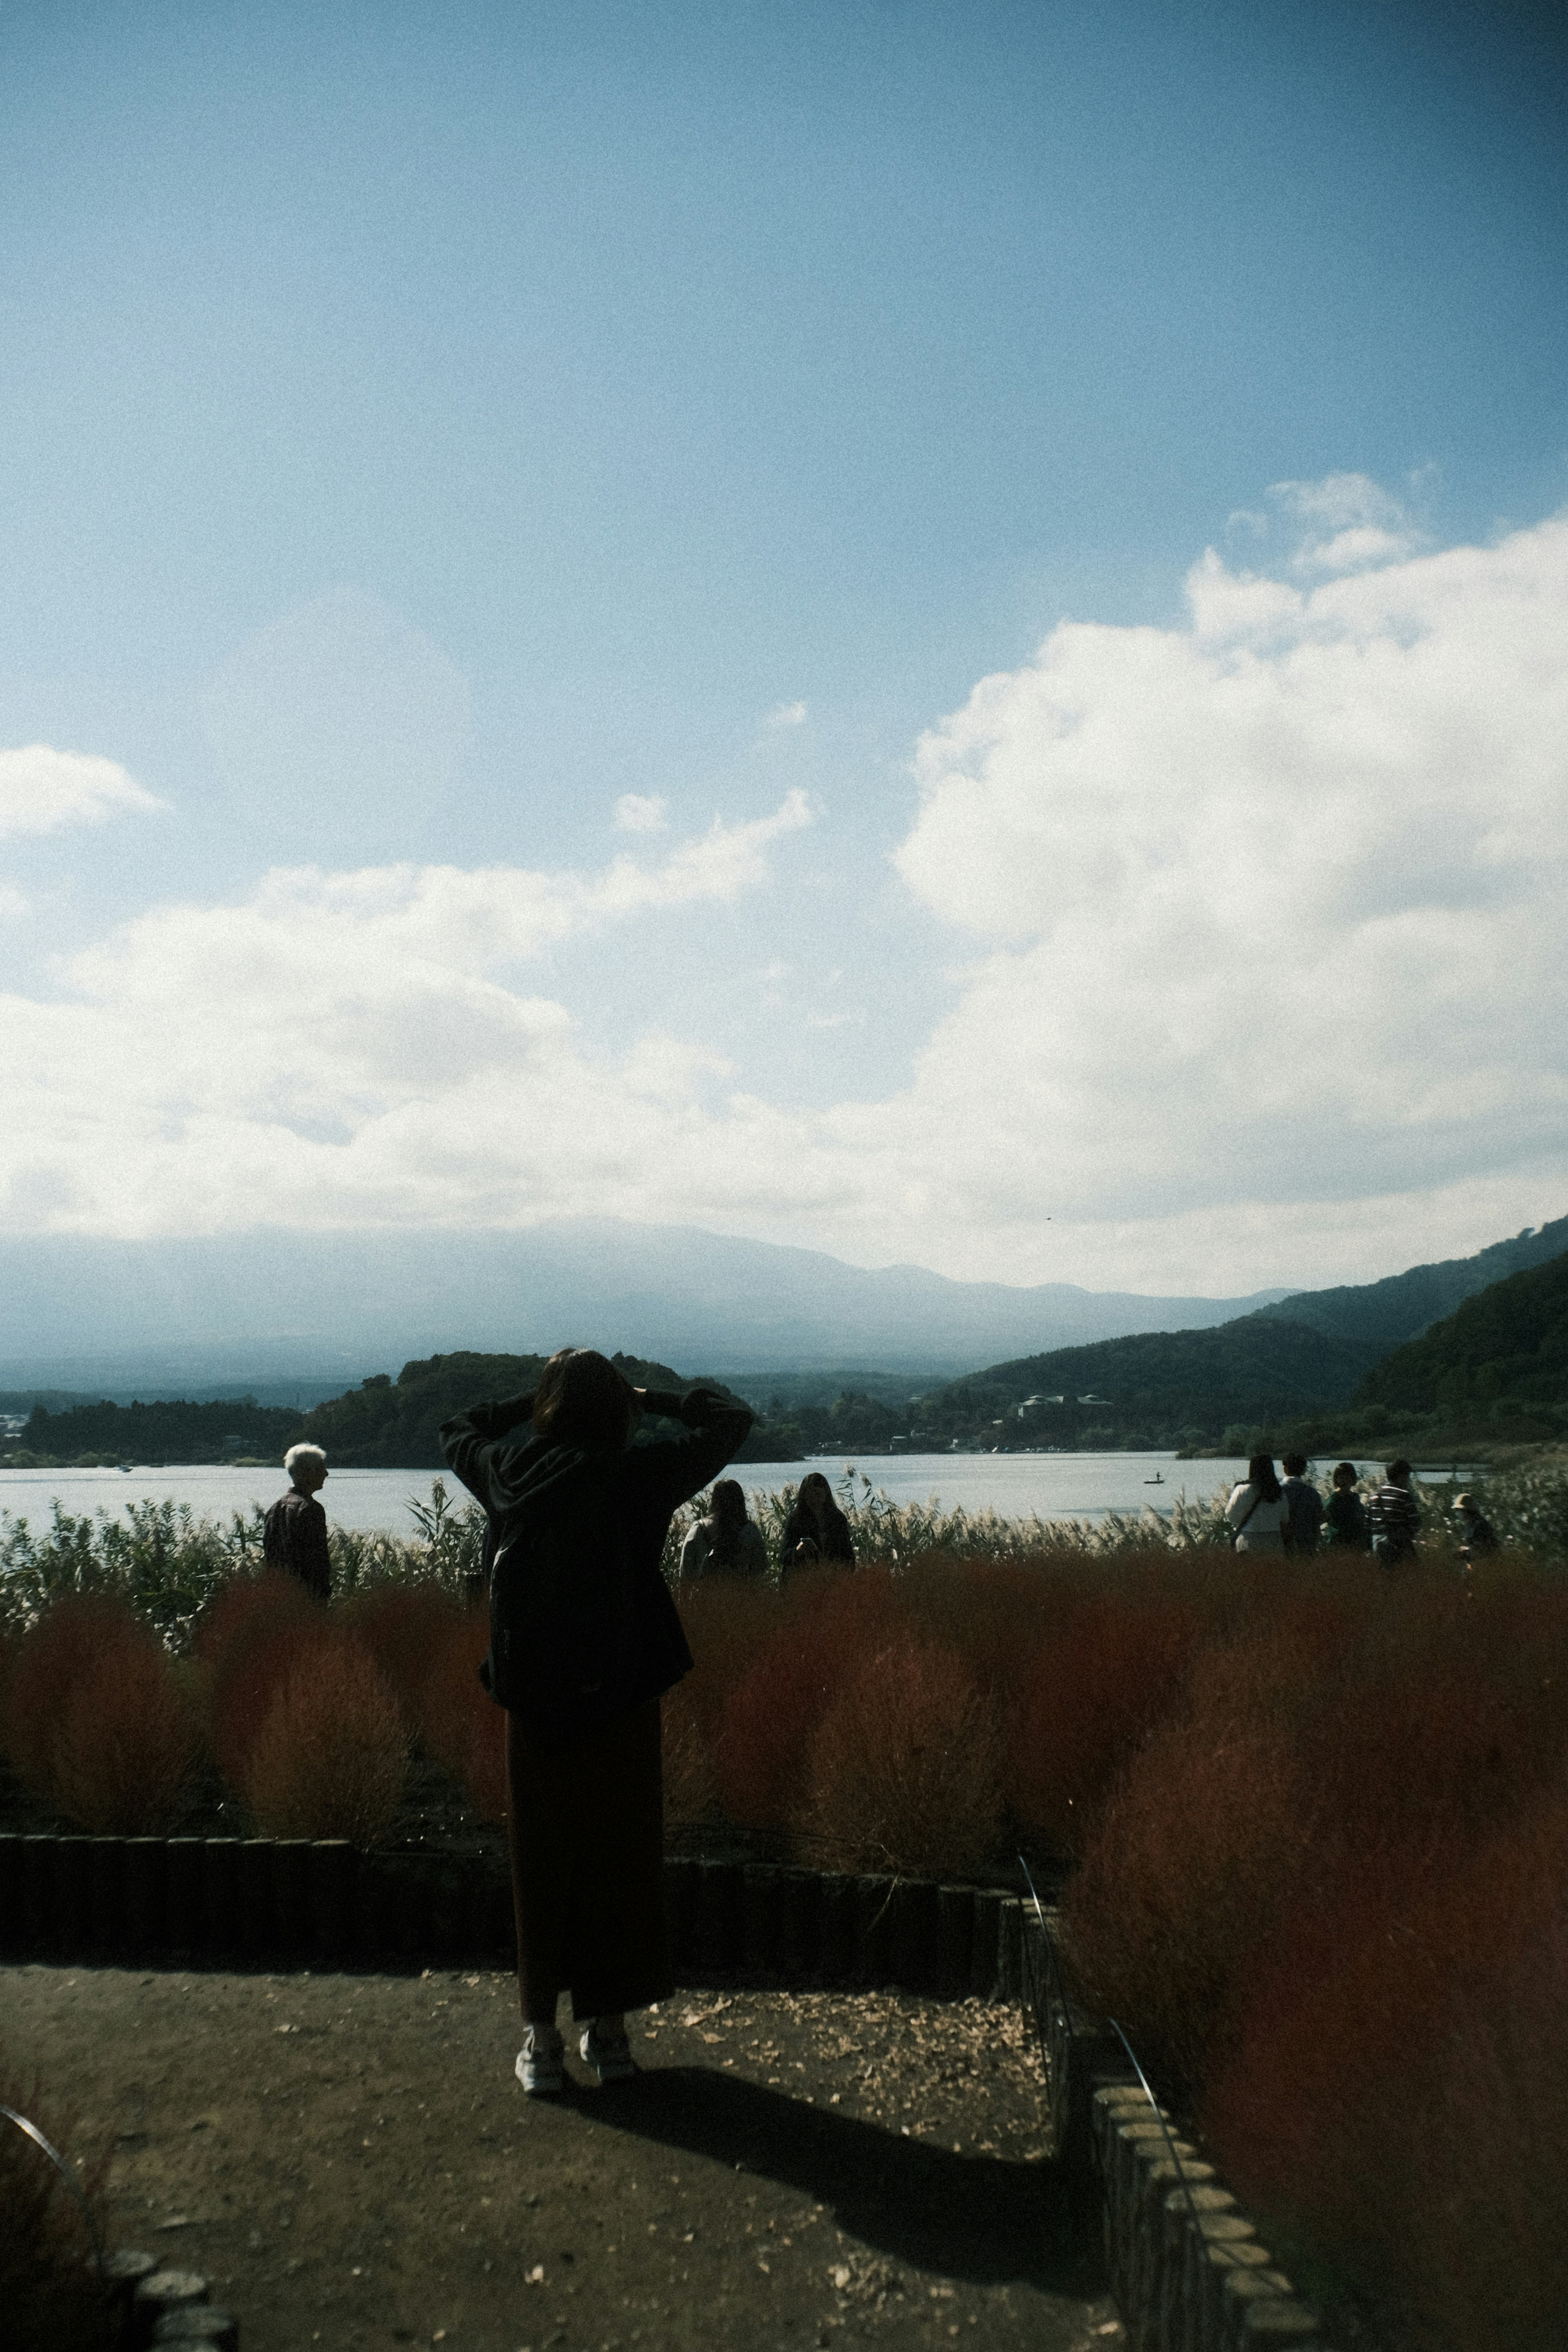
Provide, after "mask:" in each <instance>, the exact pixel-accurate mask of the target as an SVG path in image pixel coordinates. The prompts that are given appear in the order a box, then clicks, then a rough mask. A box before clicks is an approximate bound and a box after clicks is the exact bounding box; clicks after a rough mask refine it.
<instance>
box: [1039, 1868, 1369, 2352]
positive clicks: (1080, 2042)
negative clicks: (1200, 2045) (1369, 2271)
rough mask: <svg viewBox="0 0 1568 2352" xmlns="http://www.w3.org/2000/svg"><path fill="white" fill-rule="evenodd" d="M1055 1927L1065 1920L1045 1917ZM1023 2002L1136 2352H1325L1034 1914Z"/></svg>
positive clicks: (1062, 2149) (1284, 2279) (1061, 2145)
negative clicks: (1088, 2004)
mask: <svg viewBox="0 0 1568 2352" xmlns="http://www.w3.org/2000/svg"><path fill="white" fill-rule="evenodd" d="M1046 1920H1047V1926H1048V1927H1049V1929H1050V1931H1051V1932H1052V1934H1054V1933H1055V1929H1056V1919H1055V1915H1054V1914H1052V1913H1050V1912H1048V1911H1047V1914H1046ZM1023 1979H1024V2000H1025V2001H1026V2005H1027V2006H1028V2007H1029V2008H1031V2009H1032V2010H1033V2011H1034V2013H1035V2017H1036V2021H1037V2024H1038V2027H1039V2031H1040V2038H1041V2042H1042V2044H1043V2047H1044V2050H1045V2055H1046V2066H1047V2080H1048V2084H1049V2090H1048V2097H1049V2102H1050V2114H1051V2128H1052V2135H1053V2146H1054V2147H1055V2150H1056V2154H1057V2158H1058V2161H1059V2162H1060V2163H1061V2164H1062V2165H1063V2166H1064V2167H1065V2168H1067V2170H1068V2177H1069V2179H1070V2180H1071V2181H1073V2182H1074V2183H1075V2184H1076V2185H1077V2186H1078V2188H1079V2190H1080V2191H1081V2192H1083V2193H1085V2195H1086V2197H1087V2198H1088V2199H1090V2200H1092V2202H1093V2203H1094V2204H1095V2205H1097V2206H1098V2208H1099V2211H1100V2225H1101V2228H1102V2230H1103V2232H1104V2240H1105V2253H1106V2263H1107V2267H1108V2270H1109V2272H1110V2291H1111V2293H1112V2294H1113V2295H1114V2297H1115V2299H1116V2305H1117V2308H1118V2309H1119V2311H1120V2312H1121V2317H1122V2321H1123V2323H1124V2325H1125V2326H1126V2329H1127V2339H1128V2344H1129V2346H1130V2347H1131V2352H1262V2347H1265V2346H1275V2347H1287V2346H1288V2347H1290V2352H1328V2345H1327V2340H1326V2338H1325V2337H1324V2336H1323V2334H1322V2328H1321V2321H1320V2319H1319V2316H1318V2315H1317V2314H1316V2313H1315V2312H1314V2311H1312V2310H1311V2309H1310V2307H1309V2306H1308V2305H1306V2304H1305V2303H1303V2302H1302V2301H1301V2299H1300V2296H1298V2294H1296V2291H1295V2288H1294V2286H1293V2284H1292V2283H1291V2281H1290V2279H1289V2277H1288V2276H1287V2274H1286V2273H1285V2272H1284V2271H1283V2270H1281V2269H1280V2267H1279V2264H1278V2263H1276V2262H1275V2260H1274V2257H1273V2255H1272V2254H1271V2253H1270V2252H1269V2250H1268V2246H1267V2245H1266V2243H1265V2242H1264V2241H1263V2239H1262V2238H1261V2237H1260V2236H1259V2234H1258V2225H1257V2223H1256V2221H1254V2220H1253V2219H1252V2217H1251V2216H1250V2215H1249V2214H1248V2213H1247V2212H1246V2211H1245V2210H1244V2209H1243V2207H1242V2206H1241V2204H1240V2202H1239V2201H1238V2200H1237V2198H1236V2197H1235V2195H1234V2194H1233V2193H1232V2192H1231V2190H1230V2189H1227V2188H1226V2186H1225V2183H1224V2182H1223V2180H1222V2179H1221V2178H1220V2176H1219V2173H1218V2171H1217V2169H1216V2168H1215V2165H1214V2164H1213V2163H1211V2162H1210V2161H1209V2160H1208V2158H1207V2157H1206V2155H1205V2151H1204V2150H1203V2149H1202V2148H1201V2147H1197V2146H1196V2145H1195V2144H1194V2141H1193V2140H1192V2139H1190V2138H1189V2137H1185V2136H1184V2134H1183V2132H1182V2130H1181V2127H1180V2126H1179V2125H1177V2124H1176V2123H1175V2122H1173V2120H1172V2118H1171V2116H1169V2115H1168V2114H1167V2113H1166V2111H1165V2110H1164V2109H1163V2108H1161V2109H1159V2110H1158V2111H1156V2110H1155V2109H1154V2108H1152V2106H1151V2105H1150V2103H1149V2098H1148V2095H1147V2093H1146V2092H1145V2091H1144V2089H1143V2087H1142V2084H1140V2083H1139V2081H1138V2079H1137V2076H1136V2075H1135V2074H1134V2073H1133V2070H1132V2067H1131V2064H1130V2063H1129V2062H1128V2058H1127V2053H1126V2051H1125V2050H1124V2049H1123V2048H1122V2045H1121V2042H1120V2040H1119V2039H1118V2037H1117V2035H1116V2034H1115V2032H1113V2031H1112V2030H1111V2028H1110V2026H1109V2025H1107V2024H1106V2022H1105V2021H1103V2020H1102V2019H1099V2018H1095V2017H1092V2016H1089V2014H1088V2013H1086V2012H1085V2011H1082V2010H1080V2009H1079V2007H1078V2006H1077V2004H1076V2003H1075V2002H1074V2001H1073V2000H1072V1999H1071V1997H1070V1995H1069V1994H1068V1992H1067V1991H1066V1990H1065V1988H1064V1987H1063V1986H1062V1985H1061V1983H1060V1981H1059V1979H1058V1976H1057V1973H1056V1970H1055V1969H1054V1968H1053V1967H1052V1964H1051V1956H1050V1951H1049V1948H1048V1946H1047V1938H1046V1936H1045V1935H1044V1934H1042V1932H1041V1928H1040V1924H1039V1922H1038V1920H1037V1918H1036V1917H1035V1916H1034V1913H1033V1911H1032V1909H1031V1911H1030V1913H1029V1914H1028V1915H1027V1921H1026V1948H1025V1954H1024V1964H1023Z"/></svg>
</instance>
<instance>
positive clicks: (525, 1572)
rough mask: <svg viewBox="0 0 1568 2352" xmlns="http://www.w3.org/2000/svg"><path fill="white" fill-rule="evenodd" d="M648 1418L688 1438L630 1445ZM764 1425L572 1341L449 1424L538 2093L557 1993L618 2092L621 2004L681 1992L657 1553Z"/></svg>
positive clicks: (673, 1663)
mask: <svg viewBox="0 0 1568 2352" xmlns="http://www.w3.org/2000/svg"><path fill="white" fill-rule="evenodd" d="M639 1407H640V1408H642V1409H643V1410H645V1411H648V1412H658V1413H662V1414H665V1415H667V1416H668V1418H669V1419H671V1420H676V1421H682V1422H684V1423H685V1424H686V1431H685V1434H684V1435H682V1436H680V1437H677V1438H667V1439H661V1440H659V1441H658V1442H656V1443H655V1444H649V1445H632V1444H628V1442H627V1441H628V1439H629V1437H630V1434H631V1428H632V1423H633V1421H634V1420H635V1418H636V1416H637V1411H638V1408H639ZM529 1424H531V1426H530V1425H529ZM751 1425H752V1415H751V1412H750V1411H749V1409H748V1408H747V1407H746V1406H745V1405H743V1404H741V1403H739V1402H735V1401H732V1400H730V1399H726V1398H722V1397H720V1396H717V1395H715V1394H714V1393H713V1392H712V1391H710V1390H704V1389H695V1390H693V1391H692V1392H691V1394H690V1395H689V1396H686V1397H678V1396H665V1395H662V1394H660V1395H655V1394H653V1393H651V1392H649V1391H644V1390H640V1389H633V1388H632V1387H631V1386H630V1385H629V1384H628V1382H627V1381H626V1380H625V1379H624V1378H623V1377H622V1375H621V1373H620V1372H619V1371H618V1370H616V1366H615V1365H614V1364H612V1363H611V1362H610V1361H609V1360H608V1358H607V1357H605V1356H601V1355H599V1354H597V1353H596V1352H595V1350H594V1349H590V1348H564V1349H562V1350H561V1352H560V1353H559V1354H558V1355H554V1356H552V1358H551V1359H550V1361H549V1362H548V1363H547V1364H546V1365H545V1367H544V1370H543V1371H542V1374H541V1375H540V1381H539V1386H538V1388H537V1389H536V1390H535V1391H534V1392H533V1394H532V1395H531V1396H520V1397H513V1398H511V1399H510V1402H506V1403H504V1404H477V1405H474V1406H472V1407H470V1409H469V1410H468V1412H460V1413H457V1414H455V1415H454V1416H453V1418H452V1419H451V1420H450V1421H447V1422H444V1423H442V1426H441V1450H442V1452H443V1453H444V1454H446V1457H447V1461H448V1462H449V1463H450V1465H451V1466H452V1468H453V1470H454V1471H455V1472H456V1474H457V1475H458V1477H459V1478H460V1479H461V1480H462V1482H463V1484H464V1486H467V1488H468V1492H469V1493H470V1494H471V1495H475V1496H478V1497H479V1501H480V1502H481V1503H482V1504H483V1505H484V1507H485V1511H486V1513H487V1515H488V1516H489V1520H490V1524H491V1526H492V1527H493V1528H494V1529H495V1538H496V1540H495V1548H494V1559H493V1563H492V1567H491V1571H490V1648H489V1657H488V1658H487V1659H486V1661H485V1664H484V1666H483V1668H482V1669H481V1679H482V1680H483V1681H484V1683H485V1686H486V1688H487V1689H488V1690H489V1694H490V1696H491V1697H492V1698H493V1699H494V1700H495V1701H496V1703H497V1705H498V1706H503V1707H505V1709H506V1761H507V1781H508V1790H509V1802H508V1807H507V1832H508V1837H509V1840H510V1847H511V1884H512V1901H513V1906H514V1909H515V1912H516V1917H517V1979H518V1994H519V1998H520V2000H521V2005H522V2021H523V2026H524V2034H523V2044H522V2048H521V2051H520V2052H519V2053H518V2059H517V2074H518V2079H519V2080H520V2082H521V2084H522V2087H523V2089H524V2090H525V2091H527V2092H529V2093H530V2094H531V2095H540V2094H542V2093H548V2092H552V2091H559V2090H560V2089H561V2087H562V2084H563V2074H562V2066H561V2059H562V2048H561V2036H560V2033H559V2032H557V2030H556V2024H555V2013H556V2008H557V2004H558V2001H559V1999H560V1996H561V1994H562V1993H563V1991H570V1993H571V1996H572V2011H573V2015H574V2018H575V2019H576V2021H578V2023H579V2024H582V2025H584V2027H585V2031H584V2034H583V2037H582V2042H581V2044H580V2048H581V2051H582V2054H583V2057H584V2061H585V2062H586V2063H587V2064H588V2065H589V2066H591V2067H592V2068H593V2070H594V2072H595V2074H597V2075H598V2077H599V2080H600V2081H601V2082H602V2083H605V2082H615V2081H620V2080H622V2079H623V2078H624V2077H626V2075H629V2074H635V2073H636V2071H637V2069H636V2067H635V2066H634V2065H633V2063H632V2058H631V2052H630V2049H629V2047H628V2044H627V2042H626V2014H625V2013H626V2011H627V2010H628V2009H642V2008H644V2007H646V2005H647V2003H648V2002H649V2001H654V2000H662V1999H663V1998H664V1996H665V1994H666V1993H667V1992H668V1991H669V1990H670V1985H671V1979H670V1972H669V1956H668V1950H667V1948H666V1942H665V1927H664V1908H663V1876H664V1799H663V1788H662V1779H661V1759H660V1732H659V1707H658V1702H659V1699H660V1696H662V1694H663V1693H664V1692H665V1691H667V1690H669V1689H670V1688H671V1687H672V1686H673V1685H675V1684H676V1683H678V1682H679V1679H680V1677H681V1675H684V1674H687V1673H689V1671H690V1667H691V1653H690V1651H689V1649H688V1648H687V1645H686V1636H685V1634H684V1633H683V1632H682V1631H681V1625H680V1619H679V1616H678V1615H677V1613H676V1608H675V1603H674V1601H672V1600H671V1599H670V1597H669V1591H668V1586H667V1585H666V1583H665V1580H664V1578H663V1575H662V1574H661V1573H660V1569H659V1560H660V1558H661V1555H662V1553H663V1550H664V1543H665V1538H666V1537H667V1536H668V1533H669V1522H670V1519H671V1517H672V1516H673V1514H674V1513H675V1511H676V1510H677V1509H678V1508H679V1506H680V1505H681V1504H682V1503H685V1502H689V1500H690V1498H691V1496H693V1495H695V1494H697V1493H698V1492H699V1491H700V1489H701V1488H702V1487H704V1486H706V1485H707V1484H708V1481H709V1480H710V1478H711V1477H712V1475H713V1474H714V1472H715V1471H717V1470H721V1469H722V1467H723V1465H724V1464H725V1463H726V1462H727V1461H728V1460H729V1459H730V1456H731V1454H733V1453H734V1452H735V1450H736V1448H737V1447H738V1446H740V1445H741V1444H742V1443H743V1442H744V1439H745V1436H746V1433H747V1431H748V1430H749V1429H750V1428H751ZM514 1432H515V1433H516V1434H515V1435H514V1434H513V1433H514Z"/></svg>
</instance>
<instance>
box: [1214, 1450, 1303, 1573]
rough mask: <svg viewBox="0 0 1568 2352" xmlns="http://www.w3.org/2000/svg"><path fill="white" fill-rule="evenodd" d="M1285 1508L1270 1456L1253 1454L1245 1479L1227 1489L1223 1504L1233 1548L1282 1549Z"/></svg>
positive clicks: (1271, 1456) (1287, 1508)
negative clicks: (1228, 1522) (1228, 1493)
mask: <svg viewBox="0 0 1568 2352" xmlns="http://www.w3.org/2000/svg"><path fill="white" fill-rule="evenodd" d="M1288 1510H1289V1506H1288V1505H1287V1503H1286V1500H1285V1493H1284V1489H1283V1487H1282V1486H1280V1484H1279V1479H1278V1478H1277V1477H1276V1476H1275V1475H1274V1456H1273V1455H1272V1454H1254V1455H1253V1457H1252V1459H1251V1461H1250V1462H1249V1463H1248V1464H1247V1476H1246V1478H1245V1480H1244V1481H1243V1483H1242V1484H1241V1485H1240V1486H1233V1487H1232V1488H1231V1490H1230V1500H1229V1502H1228V1503H1227V1504H1226V1507H1225V1515H1226V1518H1227V1519H1228V1520H1229V1521H1230V1528H1231V1540H1232V1542H1233V1543H1234V1544H1235V1546H1236V1549H1237V1551H1283V1549H1285V1520H1286V1517H1287V1514H1288Z"/></svg>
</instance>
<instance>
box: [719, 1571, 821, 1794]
mask: <svg viewBox="0 0 1568 2352" xmlns="http://www.w3.org/2000/svg"><path fill="white" fill-rule="evenodd" d="M840 1663H841V1661H840V1659H839V1654H838V1652H837V1646H836V1644H835V1643H834V1640H833V1636H832V1634H831V1633H830V1632H829V1631H828V1629H827V1628H826V1626H824V1625H821V1624H819V1623H817V1622H814V1621H813V1620H812V1618H811V1617H809V1616H808V1615H807V1613H806V1612H805V1610H804V1609H796V1610H793V1611H792V1612H790V1614H789V1616H788V1618H787V1619H786V1621H785V1622H784V1624H783V1625H781V1626H780V1627H779V1628H778V1629H777V1631H776V1632H775V1633H773V1634H772V1635H771V1636H770V1638H769V1639H768V1640H767V1641H765V1642H764V1643H763V1645H762V1648H761V1649H760V1650H759V1652H758V1653H757V1655H756V1658H755V1661H754V1662H753V1664H752V1665H751V1666H750V1668H749V1669H747V1670H746V1671H745V1672H743V1673H742V1675H741V1676H740V1678H739V1679H738V1681H736V1682H735V1683H733V1684H732V1685H731V1688H730V1690H729V1692H728V1694H727V1695H726V1696H725V1697H724V1700H723V1703H722V1706H721V1709H720V1711H719V1716H718V1720H717V1722H716V1724H715V1725H714V1727H713V1734H712V1738H711V1742H710V1754H711V1757H712V1765H713V1776H714V1780H715V1785H716V1788H717V1792H718V1795H719V1798H720V1801H721V1803H722V1805H723V1808H724V1811H726V1812H727V1813H728V1814H729V1816H730V1818H731V1821H734V1822H743V1823H744V1824H745V1825H746V1826H747V1827H748V1828H751V1829H773V1828H777V1827H779V1826H780V1825H782V1823H783V1822H784V1821H785V1820H786V1819H787V1818H788V1816H789V1814H790V1812H791V1811H792V1810H793V1809H794V1808H795V1805H796V1804H797V1803H798V1801H799V1797H800V1784H801V1780H802V1777H803V1775H804V1773H805V1761H806V1755H807V1751H808V1749H809V1748H810V1745H811V1740H812V1736H813V1734H814V1733H815V1731H816V1727H817V1725H818V1723H819V1722H820V1721H821V1719H822V1716H823V1712H824V1710H825V1709H826V1706H827V1705H828V1702H829V1699H830V1697H831V1696H832V1692H833V1685H834V1681H835V1678H836V1668H837V1665H838V1664H840Z"/></svg>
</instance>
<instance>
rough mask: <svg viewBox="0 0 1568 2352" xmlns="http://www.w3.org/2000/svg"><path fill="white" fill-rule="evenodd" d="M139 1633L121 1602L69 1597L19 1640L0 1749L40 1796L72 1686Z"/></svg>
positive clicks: (101, 1595) (53, 1605)
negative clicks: (101, 1655) (100, 1658)
mask: <svg viewBox="0 0 1568 2352" xmlns="http://www.w3.org/2000/svg"><path fill="white" fill-rule="evenodd" d="M141 1630H142V1621H141V1619H140V1618H138V1617H137V1616H136V1614H135V1612H134V1611H133V1610H132V1609H131V1608H130V1607H129V1606H128V1605H127V1603H126V1602H124V1601H116V1600H113V1599H111V1598H110V1596H109V1595H108V1594H106V1593H98V1592H72V1593H68V1594H66V1596H65V1597H64V1599H63V1600H59V1601H51V1602H50V1604H49V1606H48V1608H47V1609H46V1610H45V1611H44V1612H43V1614H42V1615H41V1616H40V1617H39V1619H38V1621H37V1623H36V1624H35V1625H33V1626H31V1627H30V1628H29V1629H28V1631H27V1632H26V1633H24V1635H23V1636H22V1639H21V1641H20V1642H19V1643H18V1644H17V1647H16V1660H15V1663H14V1665H13V1667H12V1671H11V1674H10V1676H9V1679H8V1683H7V1686H6V1690H5V1722H4V1724H3V1726H0V1744H3V1745H4V1747H5V1750H6V1753H7V1754H8V1755H9V1757H10V1759H11V1761H12V1763H13V1764H14V1765H15V1766H16V1770H17V1771H18V1773H19V1774H20V1775H21V1777H22V1779H23V1780H25V1781H26V1782H27V1784H28V1786H29V1787H30V1788H32V1789H34V1790H37V1792H38V1794H39V1795H40V1796H45V1797H47V1796H48V1795H49V1793H50V1786H49V1783H50V1771H49V1751H50V1749H51V1748H52V1746H53V1744H54V1741H55V1739H56V1738H57V1737H58V1732H59V1728H60V1726H61V1724H62V1723H63V1722H64V1721H65V1717H66V1709H67V1707H68V1706H69V1704H70V1698H71V1694H72V1692H73V1691H74V1689H75V1687H76V1685H77V1684H78V1683H79V1681H80V1679H81V1677H82V1676H83V1675H85V1674H87V1673H89V1672H90V1670H91V1667H92V1664H93V1661H94V1659H95V1658H96V1657H97V1656H98V1654H99V1653H100V1651H103V1650H114V1649H117V1648H120V1647H121V1646H122V1645H123V1644H124V1643H125V1642H126V1640H127V1639H128V1638H133V1637H134V1635H135V1634H136V1633H137V1632H139V1631H141Z"/></svg>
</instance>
